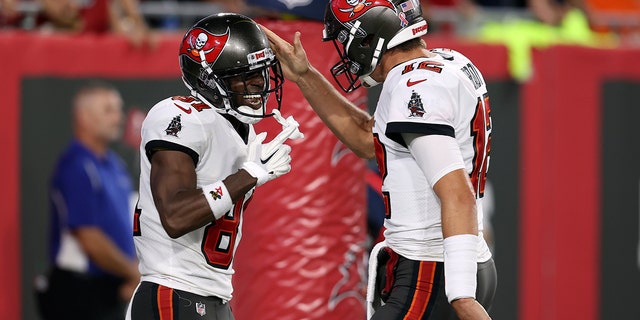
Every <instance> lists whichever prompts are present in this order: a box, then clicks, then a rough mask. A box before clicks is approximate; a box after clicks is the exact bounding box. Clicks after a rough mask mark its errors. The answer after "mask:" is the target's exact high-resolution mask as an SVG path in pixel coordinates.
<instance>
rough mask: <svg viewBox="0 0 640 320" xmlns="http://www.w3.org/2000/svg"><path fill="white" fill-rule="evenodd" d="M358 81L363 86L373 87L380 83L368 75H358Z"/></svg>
mask: <svg viewBox="0 0 640 320" xmlns="http://www.w3.org/2000/svg"><path fill="white" fill-rule="evenodd" d="M360 82H361V83H362V85H363V86H364V87H365V88H371V87H375V86H377V85H379V84H380V82H378V81H375V80H373V78H371V76H369V75H366V76H362V77H360Z"/></svg>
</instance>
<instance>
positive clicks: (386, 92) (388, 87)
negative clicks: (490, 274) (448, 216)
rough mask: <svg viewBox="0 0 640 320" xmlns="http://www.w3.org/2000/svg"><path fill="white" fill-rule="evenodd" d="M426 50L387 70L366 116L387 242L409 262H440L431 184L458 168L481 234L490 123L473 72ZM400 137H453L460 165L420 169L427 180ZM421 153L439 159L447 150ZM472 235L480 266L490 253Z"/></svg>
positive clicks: (456, 58) (446, 54) (460, 59)
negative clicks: (470, 188) (370, 116)
mask: <svg viewBox="0 0 640 320" xmlns="http://www.w3.org/2000/svg"><path fill="white" fill-rule="evenodd" d="M431 51H432V52H434V53H437V54H438V55H437V56H436V57H431V58H426V57H425V58H417V59H414V60H410V61H407V62H405V63H402V64H400V65H397V66H395V67H394V68H393V69H391V70H390V71H389V73H388V75H387V78H386V79H385V81H384V84H383V88H382V92H381V94H380V98H379V101H378V105H377V107H376V111H375V114H374V118H375V125H374V128H373V133H374V139H375V145H376V158H377V160H378V165H379V168H380V172H381V173H382V175H383V179H384V180H383V186H382V192H383V195H384V198H385V204H386V206H387V219H385V223H384V225H385V228H386V230H385V234H384V235H385V239H386V242H387V245H388V246H389V247H390V248H391V249H392V250H393V251H395V252H396V253H398V254H400V255H402V256H404V257H406V258H409V259H412V260H420V261H444V257H443V236H442V225H441V207H440V202H439V200H438V197H437V196H436V194H435V192H434V190H433V185H434V184H435V183H436V182H437V181H438V179H440V178H441V177H442V176H444V175H445V174H447V173H449V172H451V171H453V170H456V169H461V168H464V169H466V171H467V173H469V175H470V178H471V182H472V183H473V185H474V190H475V192H476V199H477V200H476V204H477V213H478V230H480V231H482V228H483V226H482V216H483V213H482V193H483V191H484V183H485V181H486V175H485V174H486V170H487V169H488V161H489V151H490V148H489V144H490V134H491V119H490V118H489V99H488V96H487V88H486V85H485V82H484V79H483V78H482V75H481V74H480V72H479V71H478V69H476V68H475V66H473V64H472V63H471V62H470V61H469V59H467V58H466V57H465V56H463V55H462V54H460V53H458V52H456V51H452V50H448V49H434V50H431ZM403 133H415V134H420V135H444V136H449V137H452V138H455V141H456V143H457V145H458V147H459V151H460V153H461V155H462V161H459V162H453V163H450V164H447V165H446V166H440V167H438V168H431V169H432V170H427V172H433V174H432V176H425V174H424V173H423V170H421V167H420V166H419V165H418V163H417V162H416V160H415V158H414V157H413V156H412V154H411V153H410V151H409V149H408V148H407V146H406V144H405V142H404V139H403V138H402V134H403ZM428 152H429V153H428V154H429V156H433V157H439V155H442V152H447V151H444V150H441V149H437V148H434V150H428ZM456 152H457V151H456ZM458 158H460V157H459V156H458ZM434 162H438V161H434ZM480 235H481V234H480ZM479 238H481V241H480V242H479V244H478V262H484V261H487V260H489V259H490V258H491V252H490V251H489V248H488V247H487V244H486V242H485V241H484V240H483V239H482V237H479Z"/></svg>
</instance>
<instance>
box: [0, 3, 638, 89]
mask: <svg viewBox="0 0 640 320" xmlns="http://www.w3.org/2000/svg"><path fill="white" fill-rule="evenodd" d="M354 1H356V2H357V1H359V0H354ZM420 2H421V3H422V7H423V14H424V15H425V17H426V18H427V21H428V22H429V32H430V35H434V34H441V35H444V36H455V37H457V38H461V39H470V40H474V41H479V42H484V43H500V44H504V45H506V46H507V47H508V49H509V52H510V56H509V59H510V61H509V68H510V72H511V75H512V76H513V78H514V79H516V80H519V81H525V80H527V79H528V78H529V76H530V65H529V61H530V49H531V48H532V47H545V46H549V45H554V44H577V45H586V46H593V47H598V48H611V47H620V46H624V47H627V46H632V47H638V46H640V2H639V1H636V0H421V1H420ZM325 4H326V1H325V0H0V29H8V30H11V29H14V30H15V29H20V30H31V31H36V32H45V33H46V32H66V33H68V32H77V33H107V32H108V33H115V34H120V35H123V36H125V37H127V38H128V39H129V40H130V41H131V43H132V44H133V45H135V46H145V45H148V46H150V47H153V46H154V45H156V44H157V42H158V40H157V39H158V37H159V35H160V34H162V33H167V32H180V31H183V30H184V29H185V28H187V27H188V26H190V25H192V24H193V23H194V22H195V21H197V20H199V19H200V18H202V17H204V16H205V15H207V14H210V13H215V12H223V11H230V12H236V13H242V14H245V15H247V16H250V17H252V18H267V19H281V20H296V19H298V20H300V19H306V20H316V21H322V18H323V14H324V8H325Z"/></svg>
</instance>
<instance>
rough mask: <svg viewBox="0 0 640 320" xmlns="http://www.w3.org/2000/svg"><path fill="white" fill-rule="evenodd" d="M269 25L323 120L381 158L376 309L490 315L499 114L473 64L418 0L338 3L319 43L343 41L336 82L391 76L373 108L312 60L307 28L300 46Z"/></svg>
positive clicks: (401, 315)
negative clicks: (487, 190) (432, 40)
mask: <svg viewBox="0 0 640 320" xmlns="http://www.w3.org/2000/svg"><path fill="white" fill-rule="evenodd" d="M263 29H264V30H265V32H266V33H267V36H268V37H269V41H270V42H271V45H272V48H273V49H274V51H275V53H276V56H277V57H278V59H279V60H280V61H281V63H282V66H283V70H284V74H285V77H286V78H287V79H288V80H291V81H294V82H295V83H296V84H297V85H298V87H299V88H300V89H301V91H302V92H303V94H304V96H305V97H306V99H307V100H308V101H309V103H310V105H311V106H312V108H313V109H314V111H315V112H316V113H317V114H318V115H319V116H320V118H321V119H322V120H323V121H324V122H325V123H326V124H327V125H328V126H329V127H330V128H331V129H332V131H333V132H334V133H335V134H336V135H337V137H338V138H339V139H340V140H341V141H342V142H343V143H344V144H345V145H346V146H348V147H349V148H350V149H351V150H352V151H354V152H355V153H356V154H358V155H359V156H361V157H363V158H373V157H375V158H376V159H377V161H378V166H379V169H380V173H381V174H382V178H383V185H382V194H383V198H384V201H385V207H386V218H385V222H384V226H385V229H386V230H385V232H384V236H385V240H384V241H383V242H381V243H380V244H378V245H376V247H375V248H374V250H373V251H372V254H371V259H370V269H369V271H370V274H369V278H370V284H369V290H368V293H367V300H368V302H369V307H368V310H367V311H368V312H367V313H368V316H369V317H370V318H371V319H456V317H457V318H459V319H490V317H489V315H488V313H487V311H486V310H488V309H489V307H490V306H491V303H492V300H493V297H494V293H495V289H496V281H497V280H496V279H497V276H496V269H495V264H494V262H493V259H492V255H491V252H490V251H489V248H488V247H487V244H486V242H485V240H484V239H483V237H482V230H483V224H482V215H483V213H482V197H483V192H484V185H485V181H486V174H487V169H488V166H489V152H490V141H491V131H492V123H491V118H490V116H489V113H490V112H489V97H488V94H487V87H486V84H485V82H484V79H483V77H482V74H481V73H480V71H479V70H478V69H477V67H476V66H475V65H474V64H473V63H472V62H471V61H470V60H469V59H468V58H467V57H465V56H464V55H462V54H461V53H459V52H456V51H453V50H448V49H433V50H428V49H427V48H426V44H425V42H424V40H423V39H422V38H421V37H422V36H423V35H425V34H426V33H427V23H426V21H425V20H424V19H423V16H422V10H421V8H420V3H419V1H417V0H392V1H389V0H371V1H367V2H365V3H361V2H359V1H348V0H333V1H330V2H329V4H328V6H327V9H326V13H325V20H324V32H323V33H324V34H323V40H324V41H331V42H333V43H334V45H335V48H336V49H337V50H338V54H339V57H340V60H339V61H338V63H337V64H336V65H335V66H334V67H333V68H332V69H331V73H332V75H333V77H334V78H335V80H336V82H337V83H338V85H339V86H340V88H341V89H342V90H343V91H345V92H350V91H352V90H355V89H357V88H358V87H360V85H361V84H362V85H364V86H366V87H372V86H375V85H377V84H379V83H383V82H384V84H383V86H382V92H381V94H380V97H379V100H378V104H377V106H376V110H375V113H374V115H373V116H371V115H369V114H368V113H367V112H365V111H363V110H361V109H359V108H357V107H356V106H355V105H354V104H352V103H351V102H349V101H348V100H347V99H346V98H345V97H344V96H343V95H342V94H340V93H339V92H338V91H337V90H336V89H334V87H333V86H332V85H331V84H330V83H329V82H328V81H327V80H326V79H325V78H324V77H323V76H322V75H321V74H320V73H319V72H318V71H317V70H316V69H315V68H314V67H313V66H311V65H310V63H309V61H308V59H307V56H306V53H305V52H304V48H303V47H302V44H301V41H300V33H299V32H297V33H296V34H295V36H294V38H293V45H292V44H290V43H288V42H286V41H285V40H283V39H282V38H280V37H279V36H277V35H276V34H274V33H273V32H271V31H269V30H268V29H266V28H263ZM374 119H375V121H374ZM378 262H379V263H380V264H379V265H378V266H377V267H376V264H377V263H378ZM376 275H377V276H376ZM375 280H378V281H377V282H375ZM374 288H378V290H376V289H374ZM376 297H377V298H376Z"/></svg>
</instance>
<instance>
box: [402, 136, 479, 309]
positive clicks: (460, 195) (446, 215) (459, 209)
mask: <svg viewBox="0 0 640 320" xmlns="http://www.w3.org/2000/svg"><path fill="white" fill-rule="evenodd" d="M402 136H403V139H404V141H405V142H406V144H407V146H408V147H409V150H410V151H411V154H412V155H413V157H414V158H415V159H416V162H417V163H418V165H419V166H420V169H421V170H422V172H423V173H424V175H425V177H426V178H427V180H428V181H429V182H430V183H431V184H433V190H434V192H435V193H436V195H437V196H438V198H439V199H440V204H441V209H442V211H441V219H442V235H443V238H444V248H445V249H444V251H445V258H444V262H445V278H446V280H447V281H446V285H445V292H446V294H447V298H448V300H449V302H450V303H451V305H452V306H453V308H454V309H455V310H456V314H457V315H458V317H459V318H460V319H461V320H464V319H490V318H489V315H488V314H487V312H486V311H485V310H484V308H483V307H482V305H480V304H479V303H478V302H477V301H476V300H475V291H476V273H477V251H476V250H477V243H478V241H479V238H478V219H477V213H476V201H475V193H474V191H473V188H472V185H471V181H470V180H469V176H468V174H467V173H466V171H465V169H464V161H463V160H462V154H461V153H460V149H459V147H458V145H457V143H456V141H455V139H454V138H453V137H449V136H443V135H419V134H402ZM434 154H435V155H437V156H434Z"/></svg>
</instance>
